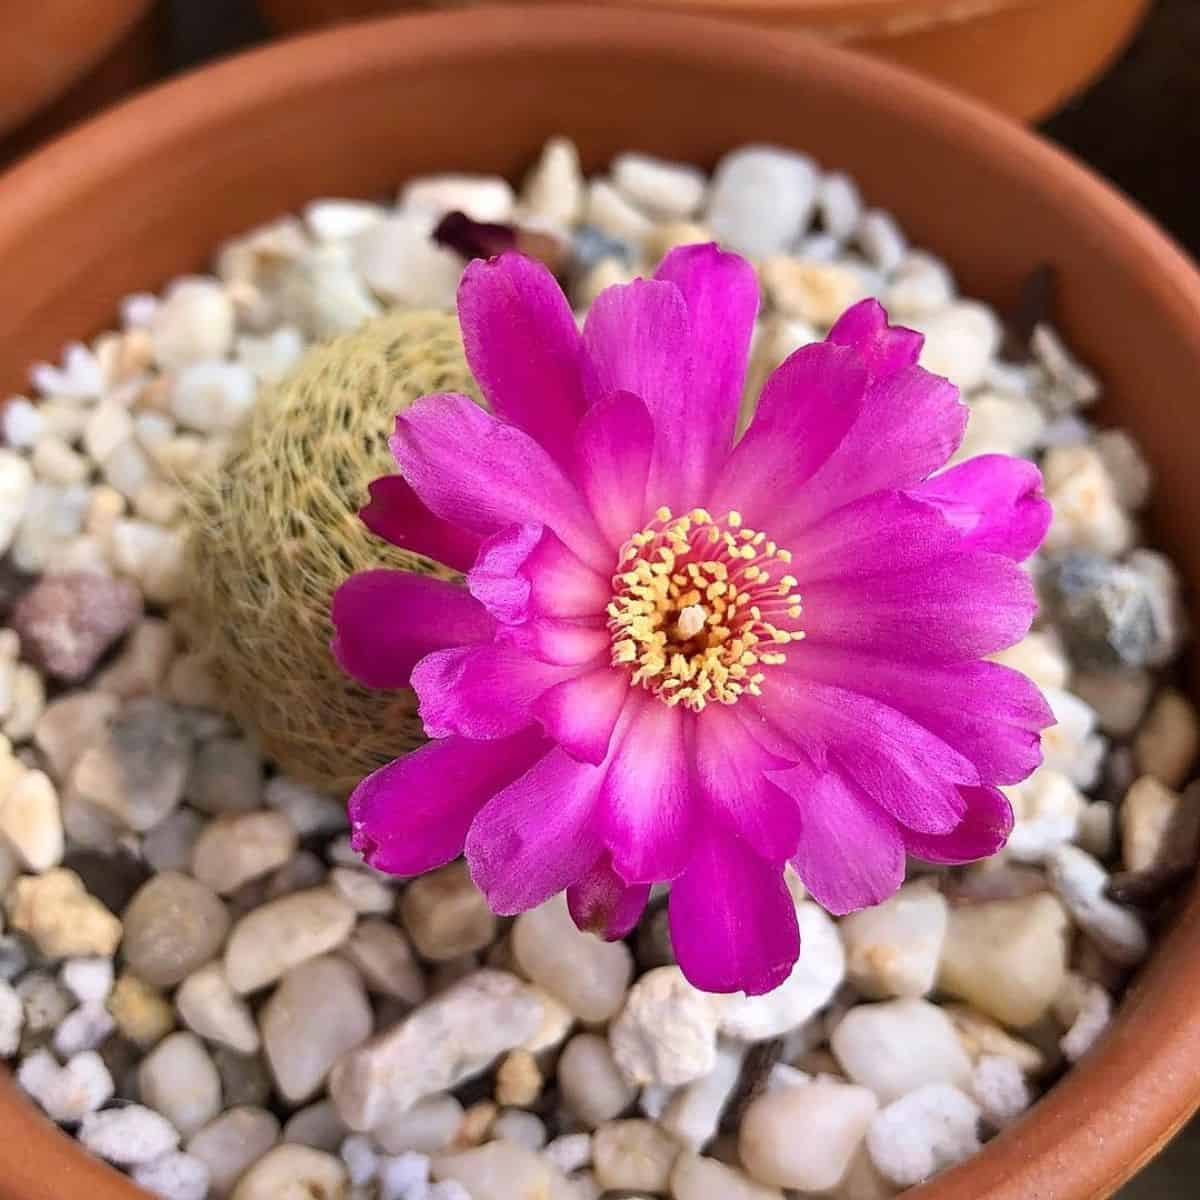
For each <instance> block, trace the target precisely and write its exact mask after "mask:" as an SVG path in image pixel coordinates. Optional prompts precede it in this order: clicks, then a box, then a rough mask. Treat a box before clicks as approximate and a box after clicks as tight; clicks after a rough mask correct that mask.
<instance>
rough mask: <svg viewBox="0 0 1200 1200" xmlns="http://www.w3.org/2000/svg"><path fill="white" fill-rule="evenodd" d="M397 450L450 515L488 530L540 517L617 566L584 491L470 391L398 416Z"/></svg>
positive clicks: (418, 486)
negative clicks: (471, 396) (485, 408)
mask: <svg viewBox="0 0 1200 1200" xmlns="http://www.w3.org/2000/svg"><path fill="white" fill-rule="evenodd" d="M391 447H392V453H393V454H395V456H396V462H397V463H398V464H399V466H400V471H401V473H402V474H403V475H404V477H405V479H407V480H408V482H409V483H410V484H411V485H412V488H413V491H415V492H416V493H417V495H418V496H419V497H420V498H421V500H422V501H424V503H425V504H426V505H427V506H428V507H429V508H430V509H431V510H432V511H433V512H434V513H436V514H437V515H438V516H439V517H441V518H442V519H443V520H446V521H450V522H453V523H454V524H457V525H461V526H463V527H464V528H465V529H468V530H470V531H471V532H473V533H477V534H480V535H483V536H487V535H489V534H492V533H495V532H496V531H497V530H499V529H503V528H505V527H506V526H509V525H524V524H527V523H529V522H532V521H537V522H539V523H541V524H542V525H545V526H546V527H547V528H548V529H552V530H553V531H554V532H555V533H556V534H557V535H558V536H559V538H561V539H562V541H563V542H564V543H565V544H566V545H567V546H569V547H570V548H571V549H572V550H574V551H575V553H576V554H578V555H579V556H580V557H581V558H583V559H584V560H586V561H587V562H589V563H591V564H592V565H593V566H595V567H597V569H599V570H602V571H606V570H610V569H611V566H612V550H611V548H610V547H608V546H607V545H606V544H605V542H604V539H603V537H602V536H601V534H600V530H599V529H597V527H596V523H595V521H594V520H593V519H592V514H591V513H590V512H589V511H588V507H587V505H586V503H584V499H583V497H582V496H581V495H580V494H579V492H578V491H576V490H575V487H574V485H573V484H572V483H571V482H570V480H568V479H567V477H566V476H565V475H564V474H563V472H562V470H561V469H560V468H559V466H558V464H557V463H556V462H555V461H554V459H553V458H551V457H550V455H549V454H548V453H547V452H546V451H545V450H544V449H543V448H542V447H541V446H540V445H539V444H538V443H537V442H536V441H534V439H533V438H532V437H530V436H529V434H527V433H525V432H524V431H523V430H520V429H518V428H517V427H516V426H515V425H505V424H504V423H503V422H501V421H498V420H497V419H496V418H495V417H493V416H492V415H491V414H490V413H486V412H484V411H483V409H481V408H480V407H479V406H478V405H477V404H473V403H472V402H471V401H470V400H469V399H468V398H467V397H466V396H457V395H453V394H446V395H440V396H425V397H423V398H422V399H420V400H418V401H417V402H416V404H414V405H413V406H412V407H411V408H410V409H408V410H407V411H406V412H402V413H400V415H399V416H397V418H396V432H395V434H394V436H393V437H392V440H391Z"/></svg>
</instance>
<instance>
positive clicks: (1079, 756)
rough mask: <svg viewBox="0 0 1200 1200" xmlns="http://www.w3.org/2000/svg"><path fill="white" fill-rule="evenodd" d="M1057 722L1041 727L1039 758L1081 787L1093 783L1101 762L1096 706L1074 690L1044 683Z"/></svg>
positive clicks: (1103, 745) (1102, 744)
mask: <svg viewBox="0 0 1200 1200" xmlns="http://www.w3.org/2000/svg"><path fill="white" fill-rule="evenodd" d="M1042 692H1043V694H1044V696H1045V697H1046V701H1047V702H1048V703H1049V705H1050V707H1051V709H1052V710H1053V712H1054V717H1055V720H1056V721H1057V724H1055V725H1051V726H1050V728H1049V729H1045V730H1043V731H1042V761H1043V762H1044V764H1045V766H1046V767H1049V768H1050V769H1051V770H1054V771H1060V772H1062V774H1064V775H1066V776H1067V777H1068V778H1069V779H1070V780H1071V782H1072V783H1074V784H1077V785H1078V786H1079V787H1081V788H1090V787H1094V786H1095V784H1096V782H1097V780H1098V779H1099V777H1100V769H1101V767H1102V766H1103V762H1104V749H1105V743H1104V739H1103V738H1102V737H1101V736H1100V735H1099V734H1098V733H1097V732H1096V727H1097V725H1098V724H1099V718H1098V717H1097V716H1096V710H1095V709H1094V708H1092V706H1091V705H1090V704H1088V703H1086V702H1085V701H1083V700H1081V699H1080V698H1079V697H1078V696H1076V695H1075V694H1074V693H1073V692H1067V691H1063V690H1062V689H1060V688H1049V687H1044V688H1043V689H1042Z"/></svg>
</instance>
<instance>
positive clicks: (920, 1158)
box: [867, 1083, 980, 1187]
mask: <svg viewBox="0 0 1200 1200" xmlns="http://www.w3.org/2000/svg"><path fill="white" fill-rule="evenodd" d="M979 1117H980V1110H979V1107H978V1105H976V1103H975V1102H974V1101H973V1100H972V1099H971V1098H970V1097H969V1096H967V1095H965V1094H964V1093H963V1092H961V1091H960V1090H959V1089H958V1088H956V1087H951V1086H950V1085H949V1084H945V1083H934V1084H930V1085H929V1086H928V1087H923V1088H921V1089H919V1090H918V1091H915V1092H910V1093H909V1094H908V1095H907V1096H902V1097H901V1098H900V1099H899V1100H896V1101H894V1102H893V1103H892V1104H889V1105H888V1106H887V1108H885V1109H883V1110H882V1112H880V1113H879V1114H878V1115H877V1116H876V1117H875V1119H874V1120H873V1121H872V1122H871V1127H870V1129H868V1131H867V1150H868V1152H869V1153H870V1155H871V1159H872V1161H873V1162H874V1164H875V1166H876V1167H878V1168H879V1171H880V1173H881V1174H882V1175H884V1176H885V1177H886V1178H888V1179H890V1180H891V1181H892V1183H894V1184H896V1185H897V1186H898V1187H912V1186H914V1185H915V1184H918V1183H921V1182H923V1181H924V1180H926V1179H929V1178H930V1177H931V1176H933V1175H935V1174H936V1173H937V1172H938V1171H941V1170H944V1169H945V1168H946V1167H951V1166H953V1165H954V1164H955V1163H958V1162H962V1160H963V1159H965V1158H969V1157H970V1156H971V1155H972V1154H974V1153H975V1152H976V1151H977V1150H979V1148H980V1147H979V1131H978V1123H979Z"/></svg>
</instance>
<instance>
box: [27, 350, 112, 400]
mask: <svg viewBox="0 0 1200 1200" xmlns="http://www.w3.org/2000/svg"><path fill="white" fill-rule="evenodd" d="M29 378H30V381H31V382H32V383H33V386H34V387H35V388H37V390H38V392H40V393H41V395H43V396H62V397H65V398H67V399H70V400H92V399H95V398H96V397H98V396H100V395H101V394H102V393H103V391H104V372H103V371H101V369H100V364H99V362H97V360H96V356H95V355H94V354H93V353H92V352H91V351H90V350H89V349H88V348H87V347H86V346H85V345H83V343H82V342H68V343H67V346H66V349H65V350H64V351H63V360H62V366H61V367H55V366H51V365H50V364H49V363H35V364H34V365H33V366H32V367H31V368H30V371H29Z"/></svg>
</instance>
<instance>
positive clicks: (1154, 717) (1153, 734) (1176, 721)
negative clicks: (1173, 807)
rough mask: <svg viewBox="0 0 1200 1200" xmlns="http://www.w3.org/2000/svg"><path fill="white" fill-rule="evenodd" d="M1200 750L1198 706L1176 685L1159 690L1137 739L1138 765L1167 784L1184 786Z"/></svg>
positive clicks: (1134, 748) (1135, 752) (1134, 746)
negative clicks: (1175, 686)
mask: <svg viewBox="0 0 1200 1200" xmlns="http://www.w3.org/2000/svg"><path fill="white" fill-rule="evenodd" d="M1198 750H1200V716H1198V715H1197V712H1196V706H1195V705H1194V704H1192V702H1191V701H1190V700H1189V699H1188V698H1187V697H1186V696H1185V695H1184V694H1183V693H1182V692H1180V691H1177V690H1176V689H1175V688H1164V689H1163V690H1162V691H1161V692H1159V694H1158V697H1157V698H1156V699H1155V701H1154V703H1153V705H1151V707H1150V711H1149V713H1147V714H1146V720H1145V721H1144V722H1143V724H1142V727H1141V729H1139V730H1138V735H1137V737H1136V738H1135V739H1134V743H1133V751H1134V754H1135V755H1136V756H1137V763H1138V768H1139V769H1140V770H1142V771H1144V772H1145V773H1146V774H1147V775H1153V776H1154V777H1155V778H1156V779H1159V780H1161V781H1162V782H1163V783H1165V784H1166V785H1167V787H1173V788H1177V787H1182V786H1183V784H1184V782H1185V781H1186V780H1187V778H1188V776H1189V774H1190V771H1191V767H1192V764H1193V763H1194V762H1195V761H1196V754H1197V751H1198Z"/></svg>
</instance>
